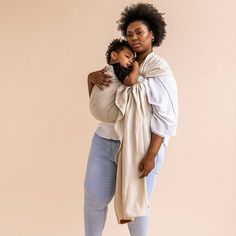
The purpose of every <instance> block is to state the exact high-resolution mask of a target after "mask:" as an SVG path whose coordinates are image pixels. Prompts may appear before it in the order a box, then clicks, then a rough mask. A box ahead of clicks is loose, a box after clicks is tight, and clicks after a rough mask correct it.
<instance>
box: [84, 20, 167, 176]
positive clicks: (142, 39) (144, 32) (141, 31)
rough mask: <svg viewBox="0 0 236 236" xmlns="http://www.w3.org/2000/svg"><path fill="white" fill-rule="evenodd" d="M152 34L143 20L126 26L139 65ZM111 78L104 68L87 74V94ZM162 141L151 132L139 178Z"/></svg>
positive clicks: (148, 168) (150, 166)
mask: <svg viewBox="0 0 236 236" xmlns="http://www.w3.org/2000/svg"><path fill="white" fill-rule="evenodd" d="M153 39H154V35H153V33H152V31H151V30H149V29H148V26H147V25H146V24H145V23H144V22H143V21H134V22H132V23H130V24H129V25H128V27H127V41H128V43H129V45H130V46H131V48H132V49H133V50H134V51H135V52H136V53H137V62H138V64H139V65H140V64H141V63H142V62H143V61H144V59H145V58H146V56H147V55H148V54H149V53H150V52H152V51H153V47H152V40H153ZM110 83H111V79H110V77H109V76H108V75H106V74H105V69H102V70H99V71H95V72H92V73H90V74H89V75H88V89H89V94H90V93H91V91H92V87H93V86H94V85H96V86H98V87H99V88H101V89H103V88H104V87H106V86H109V84H110ZM162 143H163V137H161V136H159V135H157V134H154V133H152V136H151V142H150V146H149V148H148V151H147V153H146V155H145V156H144V157H143V159H142V161H141V162H140V165H139V171H140V178H143V177H145V176H147V175H148V174H149V173H150V172H151V171H152V170H153V168H154V167H155V158H156V155H157V153H158V151H159V149H160V147H161V145H162Z"/></svg>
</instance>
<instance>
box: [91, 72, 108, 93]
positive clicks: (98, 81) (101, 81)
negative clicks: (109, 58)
mask: <svg viewBox="0 0 236 236" xmlns="http://www.w3.org/2000/svg"><path fill="white" fill-rule="evenodd" d="M105 72H106V67H104V68H103V69H102V70H98V71H94V72H91V73H90V74H89V75H88V82H89V83H91V84H93V85H96V86H97V87H98V88H100V89H102V90H103V88H104V87H107V86H110V83H112V80H111V76H110V75H108V74H105Z"/></svg>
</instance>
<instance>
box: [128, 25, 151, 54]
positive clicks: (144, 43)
mask: <svg viewBox="0 0 236 236" xmlns="http://www.w3.org/2000/svg"><path fill="white" fill-rule="evenodd" d="M126 37H127V41H128V43H129V45H130V46H131V48H132V49H133V50H134V51H135V52H136V53H137V54H143V53H147V52H151V51H152V40H153V38H154V35H153V33H152V31H149V29H148V27H147V25H146V24H145V23H144V22H143V21H134V22H132V23H130V24H129V25H128V27H127V35H126Z"/></svg>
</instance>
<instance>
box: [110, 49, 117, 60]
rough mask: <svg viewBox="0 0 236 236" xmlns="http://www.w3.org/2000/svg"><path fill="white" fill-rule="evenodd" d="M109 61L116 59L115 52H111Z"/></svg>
mask: <svg viewBox="0 0 236 236" xmlns="http://www.w3.org/2000/svg"><path fill="white" fill-rule="evenodd" d="M111 59H112V60H114V61H115V60H116V59H117V52H115V51H112V52H111Z"/></svg>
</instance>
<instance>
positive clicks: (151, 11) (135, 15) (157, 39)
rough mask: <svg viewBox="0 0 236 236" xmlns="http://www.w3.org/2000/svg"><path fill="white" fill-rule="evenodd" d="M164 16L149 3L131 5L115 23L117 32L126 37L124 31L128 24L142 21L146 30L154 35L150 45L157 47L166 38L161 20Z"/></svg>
mask: <svg viewBox="0 0 236 236" xmlns="http://www.w3.org/2000/svg"><path fill="white" fill-rule="evenodd" d="M164 14H165V13H160V12H158V10H157V9H156V8H155V7H154V6H153V5H152V4H149V3H137V4H132V5H130V6H127V7H126V8H125V9H124V11H123V12H122V13H121V18H120V20H118V21H117V23H118V30H120V31H121V33H122V35H123V36H124V37H126V36H127V32H126V31H127V28H128V26H129V24H130V23H132V22H134V21H143V23H145V25H146V26H147V27H148V29H149V30H150V31H152V32H153V34H154V41H153V42H152V45H153V46H157V47H158V46H160V45H161V43H162V40H163V39H164V38H165V36H166V29H165V26H166V23H165V21H164V18H163V15H164Z"/></svg>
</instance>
